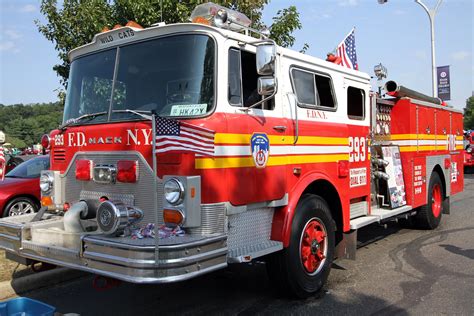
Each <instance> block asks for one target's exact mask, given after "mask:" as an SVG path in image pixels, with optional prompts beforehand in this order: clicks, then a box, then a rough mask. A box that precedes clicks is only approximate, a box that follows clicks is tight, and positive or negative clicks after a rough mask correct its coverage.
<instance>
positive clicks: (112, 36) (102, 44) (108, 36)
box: [68, 23, 370, 82]
mask: <svg viewBox="0 0 474 316" xmlns="http://www.w3.org/2000/svg"><path fill="white" fill-rule="evenodd" d="M193 32H205V33H213V34H216V33H217V34H220V35H221V36H223V37H226V38H231V39H234V40H237V41H240V42H244V43H252V42H256V41H258V39H256V38H254V37H250V36H248V35H245V34H241V33H237V32H233V31H229V30H225V29H221V28H217V27H213V26H207V25H203V24H198V23H178V24H168V25H164V26H159V25H158V26H152V27H148V28H145V29H138V28H133V27H129V26H124V27H121V28H118V29H115V30H111V31H107V32H103V33H98V34H96V35H95V36H94V38H93V39H92V42H91V43H88V44H86V45H83V46H80V47H77V48H75V49H73V50H71V51H70V52H69V55H68V56H69V60H70V61H73V60H74V59H76V58H78V57H80V56H82V55H87V54H90V53H93V52H96V51H101V50H106V49H109V48H112V47H117V46H120V45H124V44H131V43H135V42H139V41H143V40H147V39H150V38H154V37H159V36H163V35H169V34H174V33H193ZM277 52H278V53H279V54H280V55H282V56H284V57H289V58H292V59H295V60H298V61H301V62H306V63H309V64H312V65H317V66H319V67H322V68H326V69H329V70H331V71H336V72H339V73H342V74H344V75H348V76H349V77H351V78H354V79H359V80H362V81H364V82H369V81H370V76H369V75H368V74H366V73H364V72H361V71H357V70H353V69H349V68H345V67H342V66H340V65H336V64H334V63H331V62H327V61H325V60H323V59H320V58H317V57H313V56H309V55H307V54H302V53H299V52H296V51H294V50H291V49H287V48H283V47H280V46H279V47H278V48H277Z"/></svg>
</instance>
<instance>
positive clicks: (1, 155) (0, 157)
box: [0, 146, 7, 181]
mask: <svg viewBox="0 0 474 316" xmlns="http://www.w3.org/2000/svg"><path fill="white" fill-rule="evenodd" d="M6 168H7V161H6V159H5V152H4V151H3V147H2V146H0V181H3V179H4V178H5V171H6Z"/></svg>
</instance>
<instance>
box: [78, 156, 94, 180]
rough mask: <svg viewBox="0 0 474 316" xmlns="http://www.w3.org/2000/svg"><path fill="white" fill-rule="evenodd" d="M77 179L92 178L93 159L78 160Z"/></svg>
mask: <svg viewBox="0 0 474 316" xmlns="http://www.w3.org/2000/svg"><path fill="white" fill-rule="evenodd" d="M76 179H77V180H82V181H89V180H90V179H92V161H90V160H85V159H82V160H76Z"/></svg>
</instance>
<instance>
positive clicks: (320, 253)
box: [300, 218, 328, 275]
mask: <svg viewBox="0 0 474 316" xmlns="http://www.w3.org/2000/svg"><path fill="white" fill-rule="evenodd" d="M327 248H328V247H327V232H326V227H325V226H324V224H323V223H322V222H321V221H320V220H319V219H317V218H312V219H310V220H309V221H308V222H307V223H306V225H305V227H304V229H303V233H302V234H301V240H300V258H301V264H302V265H303V268H304V269H305V271H306V272H307V273H309V274H312V275H313V274H316V273H318V272H319V270H320V269H321V268H322V266H323V265H324V261H325V260H326V256H327Z"/></svg>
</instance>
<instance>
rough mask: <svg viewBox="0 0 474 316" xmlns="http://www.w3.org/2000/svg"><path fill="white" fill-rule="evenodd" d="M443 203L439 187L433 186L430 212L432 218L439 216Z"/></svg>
mask: <svg viewBox="0 0 474 316" xmlns="http://www.w3.org/2000/svg"><path fill="white" fill-rule="evenodd" d="M442 203H443V196H442V194H441V186H440V185H439V184H435V185H434V187H433V192H432V193H431V211H432V212H433V215H434V217H438V216H439V214H441V204H442Z"/></svg>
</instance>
